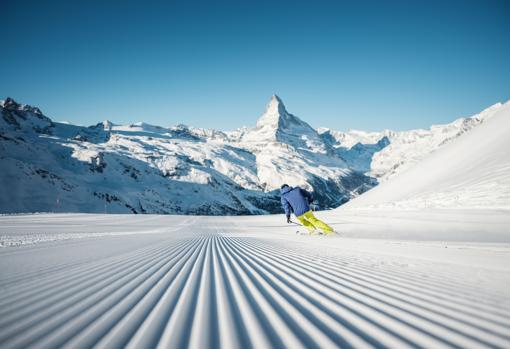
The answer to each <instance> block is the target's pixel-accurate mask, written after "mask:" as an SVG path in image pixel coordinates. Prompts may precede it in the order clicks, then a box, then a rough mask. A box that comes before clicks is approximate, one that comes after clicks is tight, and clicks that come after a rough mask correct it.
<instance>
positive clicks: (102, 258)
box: [0, 211, 510, 348]
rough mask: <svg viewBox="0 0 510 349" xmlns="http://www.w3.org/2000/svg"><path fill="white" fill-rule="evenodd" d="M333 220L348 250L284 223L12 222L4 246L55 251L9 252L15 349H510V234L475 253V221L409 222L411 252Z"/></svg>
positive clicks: (375, 226) (2, 278) (0, 253)
mask: <svg viewBox="0 0 510 349" xmlns="http://www.w3.org/2000/svg"><path fill="white" fill-rule="evenodd" d="M317 214H318V216H319V217H320V218H322V219H324V220H326V221H327V222H328V223H330V224H331V225H332V226H333V227H334V228H335V229H336V230H338V231H340V232H343V231H346V233H345V235H340V236H339V237H320V236H302V235H297V234H295V231H296V229H299V227H297V226H295V225H293V224H290V225H288V224H286V223H285V219H284V217H283V216H281V215H273V216H258V217H254V216H251V217H249V216H248V217H194V216H153V215H71V214H66V215H29V216H24V215H23V216H3V217H0V232H1V233H0V235H1V236H2V239H5V236H11V237H12V236H18V237H19V238H20V239H26V238H27V237H29V236H30V235H32V234H34V235H38V236H42V235H47V236H49V237H55V240H54V241H53V242H40V243H37V244H32V245H23V246H20V247H10V248H3V249H0V264H1V265H2V269H1V274H0V288H1V292H2V298H1V299H0V304H1V306H0V347H2V348H29V347H33V348H42V347H44V348H56V347H64V348H87V347H96V348H121V347H128V348H149V347H161V348H168V347H173V348H181V347H190V348H219V347H221V348H246V347H256V348H268V347H286V348H304V347H306V348H311V347H321V348H333V347H356V348H365V347H366V348H369V347H386V348H397V347H398V348H407V347H409V348H415V347H427V348H450V347H462V348H485V347H486V348H508V347H509V346H510V336H509V335H508V334H509V333H510V316H509V314H510V294H509V292H508V285H509V284H510V263H508V262H509V260H510V235H509V234H508V231H506V232H501V235H500V236H498V237H497V238H494V239H493V238H490V237H489V240H484V239H485V237H484V235H483V234H482V233H479V234H478V240H479V242H474V241H466V240H459V239H458V237H459V236H460V235H461V233H462V230H463V229H468V228H469V227H470V222H466V223H465V224H463V225H462V224H461V225H460V226H459V224H458V222H456V221H455V220H454V219H452V218H454V216H451V217H448V216H445V217H443V219H442V220H441V219H438V220H435V221H430V222H428V223H427V229H424V231H422V232H414V233H413V232H412V231H413V229H412V228H413V227H414V226H416V225H420V224H421V223H422V222H423V221H422V219H423V218H422V217H420V215H414V216H413V215H408V216H407V217H406V219H405V220H402V221H400V223H399V225H400V231H401V232H402V231H404V230H405V227H408V228H411V229H410V231H411V233H409V234H408V236H405V237H403V236H402V235H401V234H400V233H397V234H394V233H393V231H392V229H390V227H391V225H385V224H384V221H382V220H372V219H371V218H370V217H361V218H360V217H355V218H353V217H344V216H342V215H340V214H338V213H337V212H334V211H330V212H329V213H327V214H326V213H320V212H319V213H317ZM479 217H480V219H481V220H482V221H485V222H486V223H488V224H490V222H491V219H490V218H489V216H488V215H487V214H485V213H483V212H479ZM497 220H503V222H500V223H506V225H507V226H508V224H509V223H510V222H508V215H506V216H504V217H499V218H497ZM344 227H349V229H344ZM385 227H386V229H385ZM448 227H450V229H448ZM358 230H360V231H362V233H359V234H358V233H357V231H358ZM427 230H428V231H427ZM444 230H447V231H448V230H450V231H455V233H454V234H453V233H450V234H448V233H446V234H444V235H442V236H440V234H435V235H433V236H434V237H439V236H440V239H439V240H434V241H430V240H429V238H430V236H429V234H428V233H429V232H438V231H444ZM119 232H121V233H122V234H116V233H119ZM78 233H80V234H89V237H81V238H79V237H78V236H77V234H78ZM66 234H68V235H69V239H65V240H59V241H57V239H58V238H59V237H60V236H63V235H66ZM110 234H116V235H110ZM452 234H453V235H452ZM455 234H458V236H457V237H456V238H455V236H454V235H455ZM361 237H362V238H361ZM370 237H376V238H370ZM451 237H454V238H455V239H453V240H452V239H451ZM468 239H469V237H468ZM426 240H429V241H426ZM454 240H456V241H454ZM490 240H493V242H488V241H490ZM496 240H497V241H499V242H494V241H496ZM480 241H484V242H480Z"/></svg>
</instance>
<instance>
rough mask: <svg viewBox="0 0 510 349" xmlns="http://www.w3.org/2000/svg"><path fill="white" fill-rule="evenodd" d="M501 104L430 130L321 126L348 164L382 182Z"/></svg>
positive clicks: (416, 161)
mask: <svg viewBox="0 0 510 349" xmlns="http://www.w3.org/2000/svg"><path fill="white" fill-rule="evenodd" d="M502 107H503V104H501V103H497V104H494V105H493V106H491V107H489V108H487V109H485V110H483V111H482V112H480V113H479V114H476V115H474V116H471V117H468V118H459V119H457V120H455V121H453V122H452V123H449V124H445V125H434V126H432V127H430V128H429V129H427V130H425V129H417V130H410V131H391V130H384V131H382V132H365V131H359V130H351V131H348V132H339V131H333V130H330V129H327V128H320V129H319V133H320V134H321V136H322V137H323V138H324V139H325V140H326V141H328V142H329V144H330V145H331V146H332V147H333V148H335V149H336V151H337V152H338V154H339V155H340V156H341V157H342V158H343V159H345V161H346V162H347V164H348V166H349V168H352V169H355V170H357V171H360V172H363V173H365V174H367V175H368V176H371V177H374V178H376V179H377V180H378V182H379V183H381V182H384V181H386V180H387V179H389V178H391V177H393V176H395V175H396V174H398V173H400V172H402V171H404V170H406V169H408V168H410V167H412V166H413V165H415V164H417V163H418V162H420V161H421V160H422V159H423V158H425V157H426V156H427V155H428V154H430V153H432V152H434V151H436V150H437V149H439V148H441V147H442V146H444V145H446V144H448V143H450V142H451V141H453V140H455V139H457V138H458V137H459V136H461V135H462V134H464V133H466V132H468V131H469V130H471V129H472V128H474V127H476V126H478V125H479V124H481V123H483V122H484V121H485V120H487V119H489V118H490V117H491V116H492V115H494V114H495V113H496V112H498V111H499V110H500V109H501V108H502Z"/></svg>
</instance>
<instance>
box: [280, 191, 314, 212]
mask: <svg viewBox="0 0 510 349" xmlns="http://www.w3.org/2000/svg"><path fill="white" fill-rule="evenodd" d="M280 194H281V201H282V206H283V209H284V210H285V215H286V216H290V214H291V213H292V212H294V214H295V215H296V217H297V216H301V215H302V214H305V213H306V212H308V211H310V204H309V202H312V201H313V197H312V194H310V193H309V192H307V191H306V190H303V189H301V188H299V187H295V188H292V187H285V188H283V189H281V190H280Z"/></svg>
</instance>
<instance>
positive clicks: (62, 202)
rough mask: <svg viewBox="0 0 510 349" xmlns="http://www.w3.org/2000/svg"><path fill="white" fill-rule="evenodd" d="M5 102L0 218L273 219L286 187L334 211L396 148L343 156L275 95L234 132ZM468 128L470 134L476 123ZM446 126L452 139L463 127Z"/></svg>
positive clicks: (335, 136) (368, 148) (369, 148)
mask: <svg viewBox="0 0 510 349" xmlns="http://www.w3.org/2000/svg"><path fill="white" fill-rule="evenodd" d="M6 101H7V102H6ZM6 101H3V102H1V103H2V104H1V106H0V108H1V109H0V111H1V113H2V118H0V150H1V155H0V164H1V165H2V168H4V169H5V170H4V171H3V172H2V173H1V174H0V180H1V182H2V184H4V185H3V187H4V189H3V190H4V192H3V193H2V194H3V195H2V197H3V199H0V212H3V213H9V212H11V213H12V212H38V211H44V212H49V211H57V212H104V211H106V212H118V213H123V212H136V213H181V214H214V215H217V214H220V215H221V214H264V213H277V212H281V208H280V204H279V195H278V188H279V187H280V185H281V184H282V183H288V184H290V185H299V186H302V187H304V188H306V189H307V190H310V191H313V192H314V195H315V197H316V198H317V199H318V201H319V203H320V204H321V208H323V209H324V208H334V207H338V206H339V205H341V204H342V203H344V202H346V201H349V200H350V199H352V198H354V197H356V196H359V195H360V194H361V193H363V192H365V191H366V190H369V189H370V188H372V187H373V186H375V185H376V184H377V180H376V179H375V178H377V177H376V176H374V175H373V172H374V168H372V165H371V164H372V162H373V160H374V159H377V156H378V155H379V154H381V153H384V150H385V149H387V148H389V147H390V146H391V145H392V144H391V143H392V142H396V144H399V143H398V139H397V141H395V140H394V139H391V137H389V136H388V137H386V136H384V137H386V138H384V137H383V138H381V139H380V140H378V141H377V142H376V143H375V144H366V143H362V142H357V143H356V144H355V145H353V146H351V147H349V148H347V147H345V146H344V144H342V139H341V137H339V134H340V133H338V131H328V132H323V131H322V130H320V129H319V130H315V129H313V128H312V127H311V126H310V125H308V124H307V123H306V122H304V121H302V120H301V119H299V118H298V117H297V116H294V115H292V114H290V113H289V112H288V111H287V109H286V108H285V105H284V104H283V102H282V101H281V99H280V98H279V97H278V96H276V95H274V96H273V97H272V98H271V100H270V101H269V103H268V105H267V106H266V109H265V111H264V113H263V114H262V115H261V117H260V118H259V119H258V121H257V125H256V126H255V127H245V128H241V129H238V130H235V131H230V132H224V131H218V130H213V129H202V128H197V127H189V126H186V125H182V124H181V125H176V126H172V127H161V126H156V125H150V124H147V123H144V122H140V123H136V124H130V125H117V124H115V123H112V122H111V121H108V120H105V121H103V122H99V123H98V124H96V125H92V126H89V127H83V126H77V125H72V124H67V123H59V122H54V121H52V120H51V119H49V118H48V117H46V116H44V114H43V113H42V112H41V111H40V110H39V109H38V108H36V107H31V106H27V105H22V104H18V103H16V102H15V101H14V100H13V99H12V98H8V99H6ZM496 109H497V108H496ZM261 119H262V121H261ZM280 119H285V120H286V121H287V122H286V123H283V122H282V123H280ZM268 120H269V121H276V123H275V122H266V121H268ZM467 124H468V126H469V127H468V129H467V131H468V130H469V129H470V128H472V127H475V126H476V125H477V123H476V122H468V123H467ZM448 127H451V128H452V131H451V134H452V135H454V136H455V135H457V133H458V132H457V131H458V130H459V129H462V128H463V127H464V125H463V124H462V123H461V124H459V125H453V126H452V125H451V124H447V125H446V126H445V129H447V128H448ZM261 130H262V131H261ZM270 131H274V136H275V137H274V138H271V134H270ZM467 131H466V132H467ZM335 132H337V133H335ZM431 132H432V131H431ZM434 132H435V133H434V134H435V135H436V134H439V135H441V132H442V129H439V130H436V131H434ZM268 135H269V138H267V136H268ZM447 135H450V134H447ZM457 136H458V135H457ZM351 138H352V135H351ZM454 138H455V137H454ZM434 139H436V138H434ZM445 139H446V138H445ZM443 140H444V139H443ZM400 146H402V145H400ZM437 146H438V145H437V144H434V147H436V148H437ZM439 146H441V145H439ZM432 148H433V147H431V149H432ZM427 149H429V148H427ZM397 150H398V149H397ZM393 151H395V152H396V150H393ZM404 158H405V157H404ZM384 159H385V158H384V157H383V160H384ZM412 159H414V158H412ZM388 163H389V164H390V165H391V162H388ZM375 170H377V168H375ZM379 178H382V176H380V177H379ZM5 184H9V185H5Z"/></svg>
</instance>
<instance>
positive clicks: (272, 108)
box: [257, 94, 289, 128]
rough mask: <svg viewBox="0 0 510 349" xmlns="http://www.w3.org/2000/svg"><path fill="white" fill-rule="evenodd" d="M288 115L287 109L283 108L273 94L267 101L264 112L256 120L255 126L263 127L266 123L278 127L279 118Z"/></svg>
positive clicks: (278, 98)
mask: <svg viewBox="0 0 510 349" xmlns="http://www.w3.org/2000/svg"><path fill="white" fill-rule="evenodd" d="M288 116H289V113H288V112H287V109H285V105H284V104H283V101H282V100H281V98H280V97H278V95H276V94H273V95H272V96H271V99H270V100H269V103H268V104H267V106H266V110H265V111H264V114H262V116H261V117H260V118H259V119H258V120H257V127H258V128H260V127H264V126H267V125H271V126H273V127H278V125H279V124H280V121H281V119H285V118H287V117H288Z"/></svg>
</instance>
